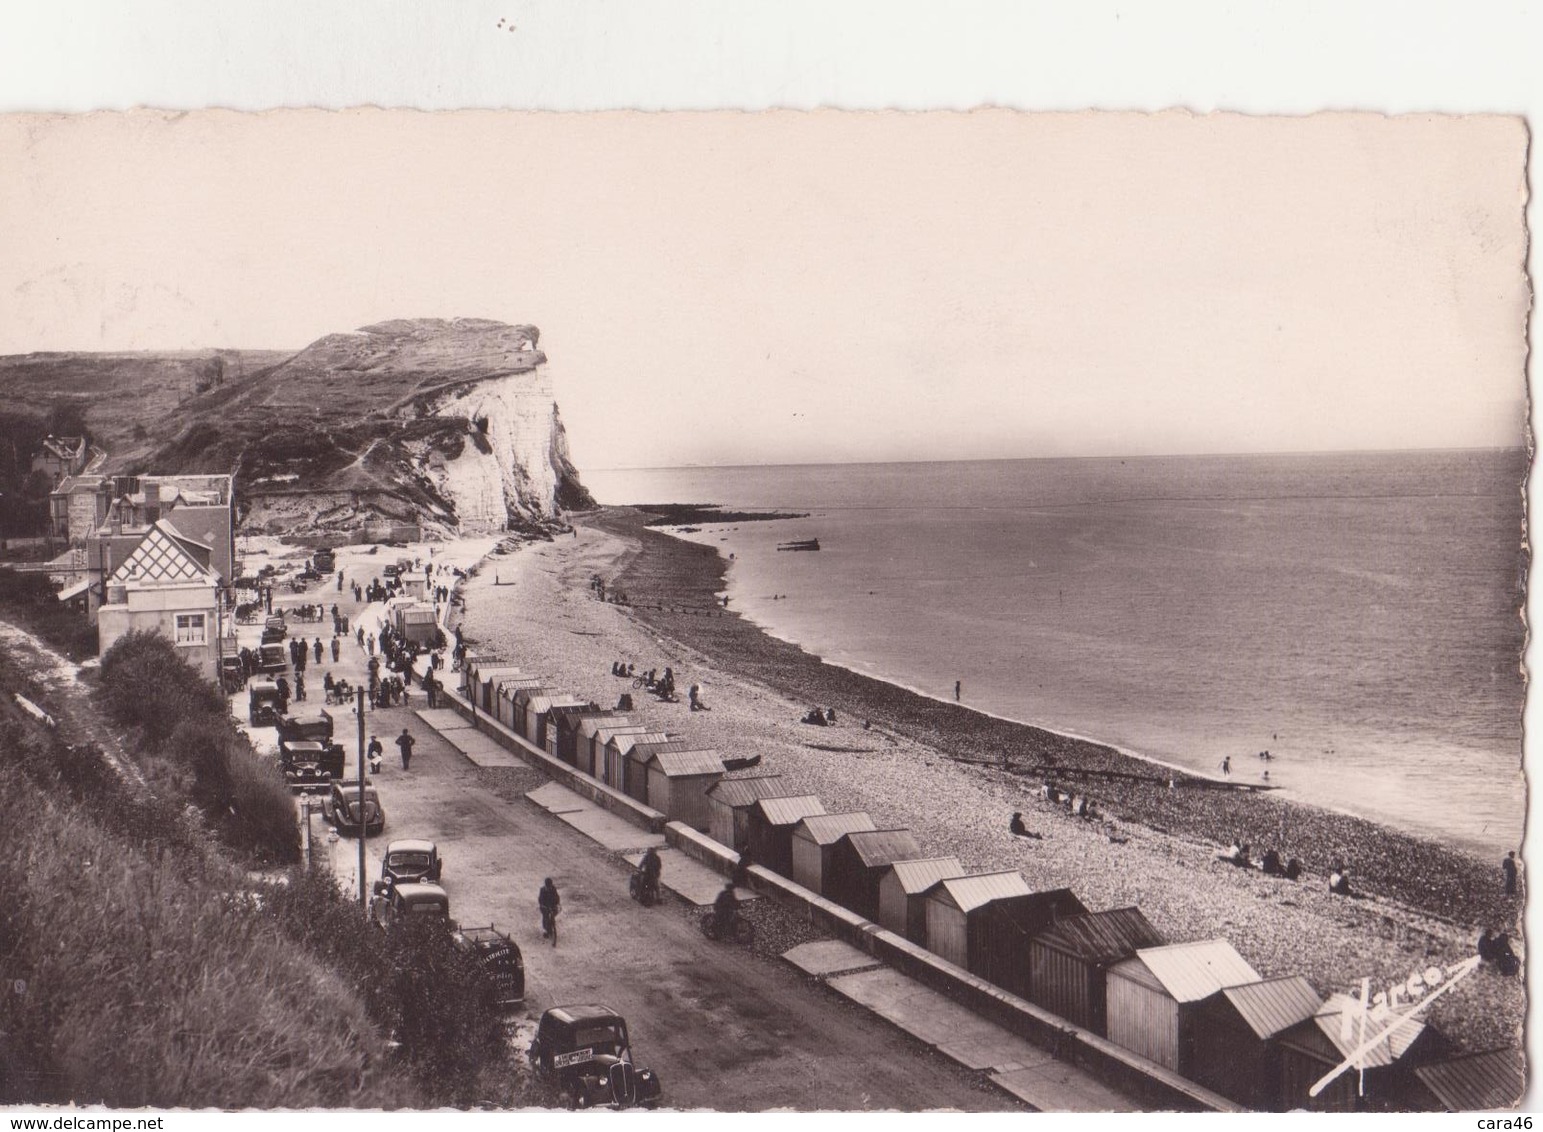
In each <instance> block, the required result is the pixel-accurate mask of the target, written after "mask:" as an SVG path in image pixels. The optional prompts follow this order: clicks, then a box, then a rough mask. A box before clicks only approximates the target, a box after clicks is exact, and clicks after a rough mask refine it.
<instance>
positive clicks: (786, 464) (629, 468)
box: [579, 441, 1531, 476]
mask: <svg viewBox="0 0 1543 1132" xmlns="http://www.w3.org/2000/svg"><path fill="white" fill-rule="evenodd" d="M1530 449H1531V445H1530V444H1528V443H1526V442H1525V441H1524V442H1522V443H1520V444H1442V445H1430V446H1417V447H1411V448H1276V449H1260V450H1249V451H1221V452H1217V451H1212V452H1127V453H1107V454H1086V455H1062V456H952V457H946V458H942V459H938V458H930V459H929V458H918V459H898V460H786V461H771V460H768V461H763V462H759V463H746V464H699V463H689V464H626V465H617V466H612V467H590V468H589V471H592V472H678V471H686V470H689V469H695V468H701V469H713V470H725V469H731V468H830V467H838V468H839V467H863V466H876V465H880V464H985V463H1028V462H1032V461H1039V460H1181V459H1205V458H1211V457H1223V456H1371V455H1379V454H1389V453H1405V452H1514V451H1520V452H1527V451H1530ZM579 474H580V476H582V475H584V470H583V469H580V470H579Z"/></svg>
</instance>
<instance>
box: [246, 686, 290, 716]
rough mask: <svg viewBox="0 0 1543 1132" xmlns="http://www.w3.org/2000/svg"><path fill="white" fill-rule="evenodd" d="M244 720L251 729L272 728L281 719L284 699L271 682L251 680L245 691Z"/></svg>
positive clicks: (277, 687)
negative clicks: (245, 719)
mask: <svg viewBox="0 0 1543 1132" xmlns="http://www.w3.org/2000/svg"><path fill="white" fill-rule="evenodd" d="M246 703H247V706H246V718H247V722H248V723H250V724H251V725H252V726H253V727H272V726H273V725H274V724H276V723H277V722H278V721H279V720H280V719H282V718H283V710H282V709H283V705H284V698H283V697H282V696H280V695H279V686H278V685H277V684H275V683H274V682H273V681H272V680H253V681H252V682H251V684H249V685H247V690H246Z"/></svg>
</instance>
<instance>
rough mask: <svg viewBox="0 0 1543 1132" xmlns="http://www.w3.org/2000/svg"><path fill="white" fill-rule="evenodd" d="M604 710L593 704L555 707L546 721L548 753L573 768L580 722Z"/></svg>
mask: <svg viewBox="0 0 1543 1132" xmlns="http://www.w3.org/2000/svg"><path fill="white" fill-rule="evenodd" d="M603 710H604V709H603V708H601V707H600V706H599V705H598V704H595V703H592V702H589V703H582V704H558V705H556V706H554V707H553V708H552V711H551V714H549V715H548V716H547V721H546V753H547V754H549V755H551V756H552V757H553V758H554V759H558V760H560V761H562V762H565V763H567V764H568V765H569V766H572V765H573V764H574V762H575V759H574V756H573V740H574V738H575V736H577V734H578V730H579V720H581V719H583V718H584V717H585V716H586V715H596V714H598V713H600V712H601V711H603Z"/></svg>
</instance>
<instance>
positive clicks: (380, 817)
mask: <svg viewBox="0 0 1543 1132" xmlns="http://www.w3.org/2000/svg"><path fill="white" fill-rule="evenodd" d="M321 813H322V817H324V818H325V819H326V820H327V821H330V822H331V823H332V824H333V826H334V827H336V829H337V831H338V832H339V833H345V834H347V833H359V832H360V828H359V827H360V826H361V825H362V826H363V827H364V829H363V832H364V834H365V835H366V836H368V835H369V834H372V833H379V832H380V831H381V830H383V829H385V828H386V811H385V810H383V809H381V806H380V795H379V794H378V793H377V792H376V790H375V787H373V786H366V787H365V788H364V813H363V814H360V812H359V780H358V779H357V778H352V779H346V780H343V781H339V780H337V779H334V780H333V782H332V790H331V791H330V792H329V793H328V794H327V797H326V798H325V799H324V800H323V801H322V804H321Z"/></svg>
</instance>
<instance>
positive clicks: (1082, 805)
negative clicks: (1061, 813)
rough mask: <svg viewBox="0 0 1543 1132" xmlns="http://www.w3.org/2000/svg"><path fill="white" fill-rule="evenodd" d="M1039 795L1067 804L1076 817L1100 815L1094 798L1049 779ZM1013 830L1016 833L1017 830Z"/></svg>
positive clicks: (1057, 803) (1057, 802)
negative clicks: (1075, 792)
mask: <svg viewBox="0 0 1543 1132" xmlns="http://www.w3.org/2000/svg"><path fill="white" fill-rule="evenodd" d="M1039 796H1040V799H1041V800H1042V801H1045V802H1052V803H1054V804H1055V805H1058V806H1065V807H1066V810H1067V812H1068V813H1070V814H1071V815H1072V817H1074V818H1087V819H1089V820H1092V819H1094V818H1097V817H1098V816H1099V813H1098V807H1097V806H1095V805H1094V804H1093V799H1092V798H1090V797H1088V796H1087V795H1086V794H1073V793H1072V792H1071V791H1070V790H1062V789H1061V788H1060V787H1059V786H1057V785H1056V784H1055V783H1054V782H1051V781H1049V780H1046V782H1045V784H1044V785H1043V786H1041V787H1040V788H1039ZM1013 832H1014V833H1016V832H1017V830H1014V831H1013Z"/></svg>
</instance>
